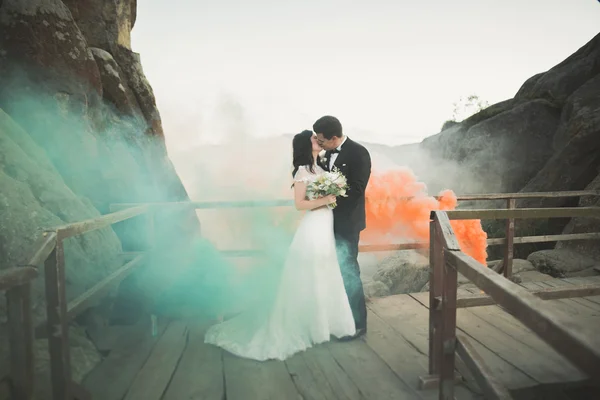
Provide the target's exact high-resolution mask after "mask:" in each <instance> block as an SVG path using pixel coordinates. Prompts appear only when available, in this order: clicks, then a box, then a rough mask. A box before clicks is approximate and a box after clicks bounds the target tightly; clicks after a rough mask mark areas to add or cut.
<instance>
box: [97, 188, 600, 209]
mask: <svg viewBox="0 0 600 400" xmlns="http://www.w3.org/2000/svg"><path fill="white" fill-rule="evenodd" d="M581 196H600V191H598V190H577V191H564V192H527V193H525V192H524V193H483V194H461V195H458V196H456V199H457V200H458V201H465V200H506V199H510V198H513V199H535V198H560V197H581ZM434 197H435V198H436V199H439V198H440V197H439V196H434ZM412 198H414V197H413V196H398V197H395V198H394V200H410V199H412ZM293 205H294V202H293V200H289V199H281V200H256V201H185V202H156V203H115V204H111V205H110V207H109V208H110V211H111V212H115V211H120V210H123V209H125V208H132V207H139V206H151V207H154V208H158V209H160V208H165V207H182V208H186V207H189V208H206V209H209V208H237V207H291V206H293Z"/></svg>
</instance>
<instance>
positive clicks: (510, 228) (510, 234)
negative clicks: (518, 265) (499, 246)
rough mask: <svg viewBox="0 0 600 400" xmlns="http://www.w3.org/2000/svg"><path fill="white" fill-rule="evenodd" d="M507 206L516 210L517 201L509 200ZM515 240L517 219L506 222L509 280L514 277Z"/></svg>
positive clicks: (505, 270)
mask: <svg viewBox="0 0 600 400" xmlns="http://www.w3.org/2000/svg"><path fill="white" fill-rule="evenodd" d="M506 206H507V208H508V209H509V210H512V209H515V208H516V202H515V199H508V200H507V204H506ZM514 239H515V219H514V218H509V219H507V220H506V248H505V249H504V276H505V277H507V278H510V277H511V276H512V267H513V256H514Z"/></svg>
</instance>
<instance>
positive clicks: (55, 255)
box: [45, 231, 73, 400]
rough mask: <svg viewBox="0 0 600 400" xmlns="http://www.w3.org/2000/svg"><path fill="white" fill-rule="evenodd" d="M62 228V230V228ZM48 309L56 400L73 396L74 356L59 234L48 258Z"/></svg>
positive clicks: (51, 373)
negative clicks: (70, 345)
mask: <svg viewBox="0 0 600 400" xmlns="http://www.w3.org/2000/svg"><path fill="white" fill-rule="evenodd" d="M59 232H60V231H59ZM45 275H46V310H47V311H46V313H47V329H48V349H49V352H50V376H51V378H52V396H53V397H52V398H53V400H71V399H72V398H73V397H72V394H71V359H70V351H69V350H70V349H69V326H68V323H67V298H66V297H67V296H66V288H65V257H64V247H63V238H62V237H61V236H60V234H57V237H56V247H55V248H54V250H53V251H52V253H50V256H49V257H48V258H47V259H46V262H45Z"/></svg>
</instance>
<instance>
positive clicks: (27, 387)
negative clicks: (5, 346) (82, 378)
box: [6, 282, 34, 400]
mask: <svg viewBox="0 0 600 400" xmlns="http://www.w3.org/2000/svg"><path fill="white" fill-rule="evenodd" d="M6 302H7V311H8V330H9V332H8V335H9V345H10V375H11V386H12V390H13V396H14V398H15V399H17V400H29V399H31V398H32V395H33V385H34V378H33V370H34V365H33V363H34V360H33V319H32V315H31V283H30V282H28V283H26V284H23V285H19V286H15V287H13V288H11V289H9V290H8V291H7V292H6Z"/></svg>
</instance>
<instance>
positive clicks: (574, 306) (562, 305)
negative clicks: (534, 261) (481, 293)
mask: <svg viewBox="0 0 600 400" xmlns="http://www.w3.org/2000/svg"><path fill="white" fill-rule="evenodd" d="M549 280H550V279H549ZM519 286H522V287H524V288H528V289H532V288H536V289H547V288H548V286H547V285H544V284H543V283H542V282H522V283H520V284H519ZM547 304H548V306H549V307H550V308H552V309H556V310H558V311H559V312H562V313H564V314H568V315H570V316H571V317H573V318H576V319H577V320H578V321H581V322H582V321H585V320H586V319H588V318H590V317H593V318H596V317H597V314H598V313H597V312H595V310H592V309H590V308H588V307H585V306H582V305H581V304H578V303H577V302H575V301H574V299H571V298H565V299H557V300H548V301H547Z"/></svg>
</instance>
